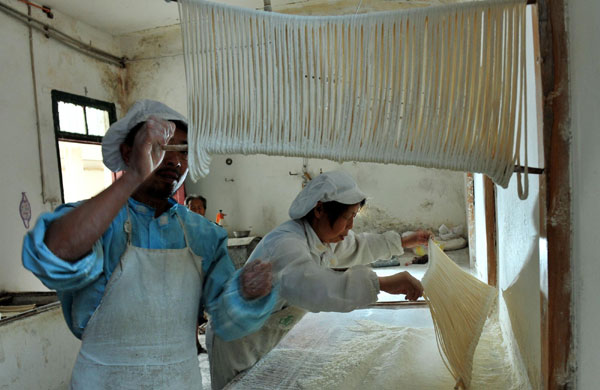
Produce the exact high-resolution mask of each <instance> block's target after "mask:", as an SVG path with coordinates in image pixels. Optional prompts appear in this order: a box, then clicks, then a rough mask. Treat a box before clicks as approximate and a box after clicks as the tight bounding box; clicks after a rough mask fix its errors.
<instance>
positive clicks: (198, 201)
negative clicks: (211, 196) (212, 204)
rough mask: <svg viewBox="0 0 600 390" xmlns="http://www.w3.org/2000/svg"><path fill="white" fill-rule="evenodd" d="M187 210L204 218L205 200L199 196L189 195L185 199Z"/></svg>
mask: <svg viewBox="0 0 600 390" xmlns="http://www.w3.org/2000/svg"><path fill="white" fill-rule="evenodd" d="M185 205H186V206H187V208H188V209H190V210H192V211H193V212H195V213H196V214H200V215H202V216H203V217H204V216H206V198H205V197H203V196H201V195H189V196H187V197H186V198H185Z"/></svg>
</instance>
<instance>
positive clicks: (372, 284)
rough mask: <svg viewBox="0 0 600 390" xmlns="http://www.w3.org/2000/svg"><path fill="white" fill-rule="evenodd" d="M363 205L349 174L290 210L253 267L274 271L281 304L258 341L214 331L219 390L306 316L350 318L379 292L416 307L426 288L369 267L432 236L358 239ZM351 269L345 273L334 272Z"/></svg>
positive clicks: (335, 176) (331, 178)
mask: <svg viewBox="0 0 600 390" xmlns="http://www.w3.org/2000/svg"><path fill="white" fill-rule="evenodd" d="M365 199H366V196H365V194H364V193H363V192H362V191H361V190H360V189H359V188H358V186H357V184H356V182H355V181H354V179H353V178H352V177H351V176H350V175H349V174H347V173H345V172H342V171H333V172H327V173H323V174H321V175H320V176H318V177H316V178H315V179H313V180H312V181H310V182H309V183H308V185H307V186H306V187H305V188H304V189H303V190H302V191H301V192H300V193H299V194H298V196H297V197H296V199H295V200H294V201H293V202H292V205H291V207H290V209H289V215H290V217H291V220H289V221H287V222H285V223H283V224H281V225H280V226H279V227H277V228H276V229H275V230H273V231H271V232H270V233H269V234H267V235H266V236H265V237H264V238H263V239H262V240H261V242H260V243H259V244H258V245H257V247H256V249H255V250H254V251H253V252H252V254H251V256H250V258H249V259H248V261H249V262H250V261H253V260H254V259H257V258H260V259H263V260H265V261H268V262H270V263H271V265H272V267H273V274H274V277H275V280H278V283H279V287H280V296H279V300H278V302H277V303H276V305H275V308H274V309H273V312H272V314H271V316H270V318H269V319H268V320H267V322H266V323H265V325H264V326H263V327H262V328H261V329H260V330H259V331H257V332H256V333H253V334H250V335H248V336H245V337H243V338H240V339H238V340H233V341H225V340H223V339H222V338H221V337H219V336H218V335H215V334H213V333H212V332H211V331H210V329H209V332H208V334H207V346H208V351H209V359H210V363H211V364H210V366H211V383H212V388H213V389H220V388H222V387H223V386H225V385H226V384H227V383H228V382H229V381H230V380H231V379H233V378H234V377H235V376H236V375H237V374H238V373H240V372H242V371H244V370H246V369H248V368H250V367H251V366H252V365H254V364H255V363H256V362H257V361H258V360H259V359H260V358H261V357H262V356H263V355H265V354H266V353H267V352H269V351H270V350H271V349H272V348H273V347H275V345H277V343H278V342H279V340H281V338H282V337H283V336H285V334H286V333H287V332H288V331H289V330H290V329H291V328H292V327H293V326H294V325H295V324H296V323H297V322H298V321H299V320H300V319H301V318H302V316H303V315H304V314H305V313H306V312H307V311H311V312H320V311H330V312H349V311H352V310H355V309H359V308H363V307H366V306H368V305H369V304H371V303H373V302H375V301H377V295H378V293H379V292H380V291H385V292H387V293H390V294H406V297H407V298H408V299H410V300H416V299H417V298H419V297H420V296H421V295H422V292H423V287H422V286H421V283H420V282H419V281H418V280H417V279H415V278H414V277H412V276H411V275H410V274H409V273H408V272H400V273H397V274H395V275H391V276H385V277H378V276H377V274H375V272H373V270H372V269H371V268H370V267H369V266H367V264H369V263H372V262H373V261H375V260H378V259H386V258H387V259H389V258H391V257H392V256H394V255H396V256H398V255H402V254H403V253H404V250H403V248H411V247H415V246H418V245H427V242H428V239H429V237H430V236H431V232H428V231H417V232H415V233H413V234H411V235H409V236H406V237H401V236H400V234H398V233H396V232H393V231H388V232H385V233H383V234H374V233H361V234H355V233H354V232H353V231H352V230H351V229H352V225H353V221H354V217H355V216H356V214H357V213H358V211H359V209H360V208H361V207H362V206H363V205H364V204H365ZM346 267H349V268H348V269H347V270H346V271H345V272H339V271H334V270H333V269H332V268H346Z"/></svg>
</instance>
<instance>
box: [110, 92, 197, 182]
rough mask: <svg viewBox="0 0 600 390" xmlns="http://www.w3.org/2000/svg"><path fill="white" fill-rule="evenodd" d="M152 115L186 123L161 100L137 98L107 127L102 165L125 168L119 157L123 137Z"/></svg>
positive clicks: (116, 170)
mask: <svg viewBox="0 0 600 390" xmlns="http://www.w3.org/2000/svg"><path fill="white" fill-rule="evenodd" d="M151 115H153V116H155V117H158V118H160V119H165V120H168V121H181V122H183V123H185V124H186V126H187V124H188V121H187V119H186V118H185V117H184V116H183V115H181V114H180V113H178V112H177V111H175V110H173V109H172V108H170V107H167V106H166V105H165V104H163V103H161V102H157V101H154V100H139V101H137V102H135V104H134V105H133V107H131V109H129V111H128V112H127V115H125V116H124V117H123V118H121V119H119V120H118V121H116V122H115V123H113V124H112V126H110V127H109V129H108V131H107V132H106V135H104V138H103V139H102V158H103V160H104V165H106V167H107V168H108V169H110V170H111V171H113V172H118V171H122V170H124V169H126V168H127V165H126V164H125V161H123V157H121V150H120V147H121V144H122V143H123V142H125V137H127V134H129V132H130V131H131V129H133V128H134V127H135V126H136V125H138V124H140V123H142V122H146V121H147V120H148V118H149V117H150V116H151Z"/></svg>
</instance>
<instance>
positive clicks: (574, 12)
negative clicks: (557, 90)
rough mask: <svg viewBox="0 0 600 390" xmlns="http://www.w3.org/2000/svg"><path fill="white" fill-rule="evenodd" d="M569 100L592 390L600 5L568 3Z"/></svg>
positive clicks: (595, 377)
mask: <svg viewBox="0 0 600 390" xmlns="http://www.w3.org/2000/svg"><path fill="white" fill-rule="evenodd" d="M566 4H567V5H568V9H567V12H566V15H568V21H567V31H568V39H569V53H568V54H569V61H570V63H569V73H570V83H571V84H570V88H571V90H570V96H571V108H570V110H569V111H570V114H571V128H570V132H571V135H572V137H573V138H572V143H571V156H572V160H573V162H572V172H573V192H572V202H573V203H572V207H573V209H572V213H573V215H572V217H573V265H574V270H573V272H574V273H573V276H574V284H573V290H574V295H575V310H574V311H575V313H574V316H575V317H574V322H573V324H574V328H575V345H576V348H577V351H576V353H575V354H574V355H575V356H574V357H575V358H576V359H577V373H576V386H574V387H573V388H577V389H596V388H598V383H599V382H600V359H598V351H600V337H598V323H600V305H599V304H598V296H600V283H599V275H600V256H599V255H598V236H599V234H598V229H599V227H600V224H599V223H598V221H600V207H598V202H599V200H600V153H599V151H600V131H599V129H598V126H599V124H600V110H599V109H598V102H600V52H599V51H598V50H597V49H594V47H597V42H598V40H599V39H600V24H599V23H598V15H600V2H598V1H597V0H576V1H575V0H570V1H566Z"/></svg>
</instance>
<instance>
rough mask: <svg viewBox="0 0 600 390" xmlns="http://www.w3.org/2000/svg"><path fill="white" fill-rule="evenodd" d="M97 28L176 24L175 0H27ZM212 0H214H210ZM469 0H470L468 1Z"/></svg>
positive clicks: (359, 0)
mask: <svg viewBox="0 0 600 390" xmlns="http://www.w3.org/2000/svg"><path fill="white" fill-rule="evenodd" d="M29 1H33V2H34V3H36V4H43V5H44V6H47V7H50V8H52V9H53V10H55V11H58V12H60V13H63V14H66V15H68V16H70V17H72V18H74V19H77V20H79V21H81V22H84V23H86V24H88V25H91V26H93V27H96V28H98V29H99V30H101V31H104V32H106V33H109V34H112V35H122V34H127V33H131V32H136V31H142V30H148V29H152V28H156V27H164V26H170V25H173V24H179V10H178V6H177V3H176V2H167V1H166V0H95V1H94V0H29ZM213 1H214V0H213ZM264 1H265V0H216V2H219V3H226V4H230V5H236V6H240V7H246V8H254V9H262V8H263V7H264V4H265V3H264ZM463 1H469V0H267V1H266V2H267V3H270V4H271V6H272V10H273V11H275V12H284V13H293V14H305V15H315V14H320V15H341V14H348V13H363V12H371V11H385V10H390V9H398V8H409V7H423V6H429V5H435V4H445V3H457V2H463ZM470 1H472V0H470Z"/></svg>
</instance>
